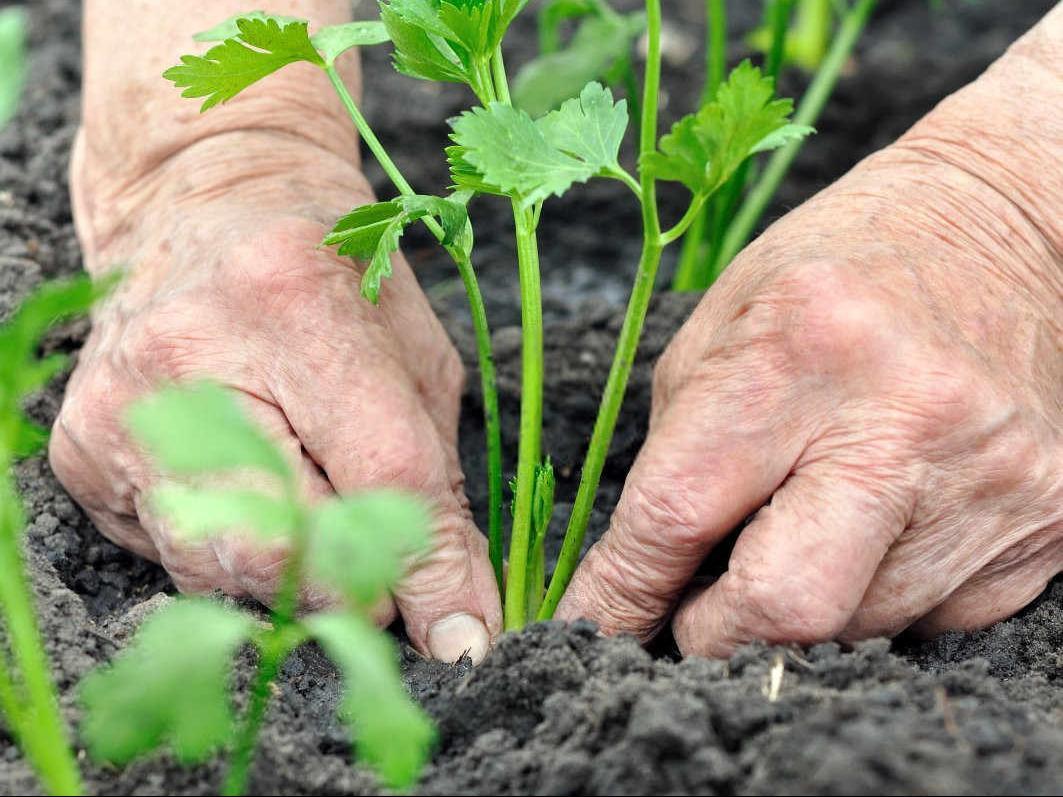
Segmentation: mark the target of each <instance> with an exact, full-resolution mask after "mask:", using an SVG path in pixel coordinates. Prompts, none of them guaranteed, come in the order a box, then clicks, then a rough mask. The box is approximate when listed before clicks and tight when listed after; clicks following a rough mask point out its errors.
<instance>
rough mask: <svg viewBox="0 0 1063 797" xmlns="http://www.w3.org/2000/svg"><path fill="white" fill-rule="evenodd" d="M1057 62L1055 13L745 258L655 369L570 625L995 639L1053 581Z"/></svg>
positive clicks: (1061, 418) (691, 640) (1060, 145)
mask: <svg viewBox="0 0 1063 797" xmlns="http://www.w3.org/2000/svg"><path fill="white" fill-rule="evenodd" d="M1060 11H1063V9H1061V10H1060ZM1053 19H1054V21H1053ZM1061 56H1063V13H1059V12H1054V14H1053V15H1050V18H1049V20H1048V21H1047V22H1045V23H1043V24H1042V34H1041V35H1032V36H1030V37H1028V38H1027V39H1026V40H1024V42H1023V43H1021V44H1020V45H1017V46H1016V47H1015V48H1014V49H1013V51H1012V52H1011V53H1010V54H1009V56H1007V57H1006V58H1005V59H1004V60H1003V61H1002V62H1001V63H1000V64H998V66H997V67H996V68H995V69H994V70H993V71H991V72H990V73H989V74H988V75H987V76H986V77H984V78H983V79H982V80H981V81H979V83H978V84H975V85H974V86H972V87H971V88H969V89H967V90H965V91H964V92H962V93H961V94H960V95H958V96H957V97H955V98H953V100H951V101H949V102H947V103H945V104H943V105H942V106H941V107H940V108H939V109H937V110H936V111H935V112H934V113H933V114H932V115H931V116H930V117H928V118H927V119H926V120H924V121H923V122H922V123H921V124H920V125H918V126H917V127H916V128H915V129H913V131H911V132H910V133H909V134H908V135H906V136H905V137H904V138H903V139H901V140H900V141H899V142H898V143H897V144H895V145H893V146H892V147H890V148H888V149H887V150H885V151H883V152H881V153H879V154H878V155H876V156H874V157H872V158H869V159H868V160H867V161H865V162H864V163H862V164H860V165H859V166H858V167H857V168H856V169H854V171H853V172H851V173H850V174H849V175H847V176H846V177H845V178H844V179H842V180H841V181H839V182H838V183H837V184H836V185H834V186H832V187H831V188H830V189H828V190H827V191H825V192H823V193H822V194H820V195H819V196H817V197H816V198H814V199H813V200H811V201H810V202H808V203H807V204H806V205H804V206H803V207H801V208H799V209H798V210H796V211H794V212H792V213H790V214H789V215H788V216H787V217H786V218H785V219H783V220H782V221H780V222H779V223H778V224H776V225H775V226H773V227H772V228H771V229H770V230H769V231H768V232H767V233H766V234H765V235H764V236H763V237H762V238H760V239H759V240H758V241H757V242H756V243H754V244H753V245H752V246H750V247H749V248H748V249H747V250H746V251H745V252H744V253H743V254H742V255H740V257H739V258H738V259H737V260H736V261H735V263H734V264H733V265H732V266H731V268H730V269H729V270H728V272H727V273H726V275H725V276H724V278H723V279H722V280H721V281H720V282H719V284H718V285H716V286H715V287H714V288H713V290H712V291H710V292H709V293H708V294H707V295H706V297H705V299H704V300H703V302H702V303H701V305H700V306H699V307H698V309H697V310H696V312H695V313H694V315H693V317H692V318H691V319H690V320H689V322H688V323H687V324H686V326H685V327H684V328H683V330H682V331H681V332H680V333H679V335H678V336H677V338H676V339H675V341H674V342H673V343H672V344H671V346H670V348H669V349H668V351H667V352H666V354H665V355H664V357H663V358H662V360H661V362H660V363H659V365H658V367H657V372H656V384H655V391H654V406H653V412H652V420H651V428H650V434H649V438H648V440H647V443H646V445H645V448H644V450H643V451H642V452H641V455H640V456H639V458H638V461H637V463H636V464H635V466H634V468H633V470H632V472H631V474H630V476H629V478H628V481H627V485H626V489H625V491H624V494H623V497H622V498H621V500H620V503H619V506H618V507H617V510H616V513H615V515H614V517H613V521H612V526H611V529H610V531H609V532H608V534H607V535H606V536H605V537H604V538H603V539H602V540H601V541H600V542H599V543H598V544H597V545H596V546H595V547H594V548H593V549H592V551H591V552H590V553H589V555H588V557H587V559H586V560H585V562H584V563H583V564H582V566H581V568H580V570H579V571H578V572H577V574H576V576H575V578H574V580H573V584H572V587H571V589H570V592H569V594H568V595H567V596H566V598H565V600H564V601H563V603H562V605H561V608H560V612H559V614H560V615H561V616H562V617H567V618H574V617H579V616H587V617H590V618H592V619H594V620H596V621H598V623H599V624H600V625H601V627H602V628H603V630H605V631H606V632H607V633H619V632H627V633H632V634H635V635H637V636H639V637H640V638H642V639H648V638H650V637H652V636H653V635H654V634H655V633H656V632H657V631H658V630H659V629H660V628H661V626H662V625H663V624H664V623H665V622H667V621H668V620H669V619H670V618H671V622H672V628H673V631H674V633H675V638H676V640H677V642H678V644H679V647H680V648H681V650H682V651H683V652H684V653H687V654H704V655H710V656H725V655H728V654H729V653H730V652H732V651H733V650H734V649H735V647H737V646H738V645H740V644H742V643H745V642H749V641H752V640H756V639H761V640H768V641H772V642H780V643H786V642H796V643H813V642H819V641H823V640H829V639H836V638H837V639H841V640H858V639H864V638H868V637H873V636H879V635H886V636H892V635H895V634H897V633H899V632H900V631H902V630H905V629H907V628H909V627H913V626H914V629H915V630H916V631H918V632H921V633H925V634H936V633H938V632H941V631H943V630H946V629H953V628H956V629H972V628H977V627H981V626H985V625H988V624H991V623H993V622H995V621H997V620H1000V619H1003V618H1005V617H1007V616H1009V615H1011V614H1013V613H1015V612H1016V611H1018V610H1019V609H1021V608H1022V607H1023V606H1025V605H1026V604H1027V603H1029V602H1030V601H1031V600H1032V599H1033V598H1034V597H1036V596H1037V595H1038V594H1039V593H1040V592H1041V591H1042V590H1043V589H1044V587H1045V586H1046V583H1047V582H1048V580H1049V579H1051V578H1053V577H1054V576H1055V575H1056V574H1058V573H1059V572H1061V570H1063V228H1061V225H1060V216H1061V209H1063V175H1061V174H1060V171H1059V168H1058V164H1059V162H1060V158H1061V157H1063V119H1061V118H1060V115H1059V112H1058V108H1059V107H1060V106H1059V104H1058V102H1057V103H1056V104H1055V105H1054V108H1055V110H1054V111H1052V112H1050V113H1049V114H1048V115H1047V117H1037V116H1036V111H1034V110H1032V107H1033V106H1035V105H1037V103H1032V104H1031V102H1030V100H1029V98H1028V97H1027V96H1024V94H1025V93H1024V89H1026V90H1028V89H1029V87H1031V86H1032V87H1037V88H1038V89H1039V90H1040V89H1041V88H1042V87H1043V88H1044V91H1045V92H1046V93H1047V94H1048V96H1049V97H1063V80H1061V79H1060V74H1061V71H1060V70H1059V69H1058V68H1057V67H1058V65H1060V64H1063V57H1061ZM1049 66H1051V68H1049ZM1009 98H1020V99H1021V101H1020V102H1018V103H1017V102H1015V100H1014V99H1009ZM1041 99H1042V100H1044V99H1045V98H1041ZM1049 105H1050V107H1052V106H1051V103H1049ZM986 107H993V108H994V112H995V113H996V114H997V117H996V120H995V121H996V122H997V124H998V126H999V128H998V129H999V130H1002V131H1005V132H1006V133H1007V135H1005V134H1001V135H1000V136H998V137H994V136H987V135H985V134H984V133H983V132H981V131H979V129H978V128H977V127H972V125H981V124H988V122H986V120H985V118H984V115H978V114H976V113H975V111H976V109H978V108H986ZM1031 113H1033V114H1034V116H1035V118H1034V119H1030V118H1029V115H1030V114H1031ZM753 513H755V517H754V518H753V519H752V521H751V522H750V523H749V525H748V526H747V527H745V528H744V529H743V530H742V531H741V533H740V534H739V536H738V539H737V542H736V545H735V547H734V550H733V553H732V555H731V557H730V561H729V564H728V567H727V571H726V573H724V574H723V576H722V577H721V578H720V579H719V580H718V581H716V582H715V583H714V584H712V585H710V586H708V587H706V588H701V589H696V590H693V591H691V592H687V585H688V584H689V583H690V581H691V578H692V577H693V576H694V575H695V573H696V571H697V569H698V567H699V565H700V564H701V562H702V561H703V560H704V558H705V557H706V555H707V554H708V553H709V552H710V551H711V550H712V549H713V548H714V547H715V546H716V545H717V544H719V543H720V542H721V541H722V540H723V539H724V538H725V537H726V536H727V535H728V534H730V532H731V531H732V530H733V529H735V528H736V527H737V526H739V525H740V524H741V523H742V521H743V520H744V519H745V518H746V517H747V516H748V515H751V514H753ZM673 610H674V616H673Z"/></svg>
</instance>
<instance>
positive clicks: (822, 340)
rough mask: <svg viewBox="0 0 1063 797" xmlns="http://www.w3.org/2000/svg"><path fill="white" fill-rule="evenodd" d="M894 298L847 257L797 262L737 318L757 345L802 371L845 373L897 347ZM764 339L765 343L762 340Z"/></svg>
mask: <svg viewBox="0 0 1063 797" xmlns="http://www.w3.org/2000/svg"><path fill="white" fill-rule="evenodd" d="M891 319H892V314H891V312H890V309H889V307H888V302H887V301H886V300H885V299H884V298H883V297H881V296H880V295H877V294H876V292H875V291H874V290H873V289H871V288H870V287H869V286H867V285H866V284H864V283H863V282H862V281H861V278H860V277H859V276H858V275H856V274H854V272H853V270H852V269H851V268H848V267H847V266H846V264H844V263H834V262H823V263H806V264H803V265H801V266H799V267H795V268H791V269H789V270H788V271H787V272H786V273H784V274H782V275H781V276H779V277H778V278H777V279H776V280H775V281H774V282H773V283H772V284H771V285H769V286H768V287H767V288H765V289H764V290H762V291H761V293H760V294H759V295H758V296H757V297H756V298H755V299H754V300H753V301H752V302H750V303H749V304H748V305H746V306H745V308H744V310H743V312H742V313H741V314H740V317H739V318H738V319H737V323H738V325H739V328H740V329H742V330H743V331H744V332H745V335H744V336H743V337H745V338H747V339H748V340H749V341H750V342H751V343H752V344H753V345H754V346H757V347H759V348H760V349H761V350H762V352H761V353H762V356H763V355H765V354H766V355H767V357H768V359H769V360H772V357H771V355H772V353H774V354H775V359H779V360H780V362H781V363H782V364H787V363H789V364H790V365H791V367H792V368H798V369H800V370H801V372H802V373H806V374H807V373H813V374H819V375H830V374H832V373H834V372H840V373H844V372H845V371H846V370H847V369H850V368H854V367H857V366H859V365H860V364H862V363H879V362H881V361H882V360H883V358H885V357H887V356H889V355H890V354H891V352H892V350H893V347H894V345H893V344H894V338H893V336H892V335H891V333H890V328H891ZM758 344H759V346H758Z"/></svg>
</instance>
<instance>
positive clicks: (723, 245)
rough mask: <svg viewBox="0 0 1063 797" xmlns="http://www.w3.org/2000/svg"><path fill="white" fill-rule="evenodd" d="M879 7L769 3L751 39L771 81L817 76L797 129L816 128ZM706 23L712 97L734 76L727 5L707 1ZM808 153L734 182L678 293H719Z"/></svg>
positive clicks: (790, 150)
mask: <svg viewBox="0 0 1063 797" xmlns="http://www.w3.org/2000/svg"><path fill="white" fill-rule="evenodd" d="M876 2H877V0H851V2H845V1H843V0H765V4H764V24H763V25H762V26H761V27H760V28H759V29H758V30H757V31H755V32H754V34H753V35H752V36H751V37H750V39H751V44H752V45H753V46H754V47H756V48H757V49H759V50H761V51H762V52H763V53H764V61H765V72H766V74H767V75H768V76H769V77H770V78H771V79H772V81H773V83H775V82H777V81H778V77H779V73H780V71H781V70H782V68H783V67H784V66H785V65H786V64H788V63H795V64H797V65H799V66H801V67H802V68H804V69H806V70H809V71H812V70H814V72H815V73H814V76H813V79H812V83H811V84H810V85H809V87H808V90H807V91H806V92H805V95H804V96H803V97H802V99H801V102H800V103H799V105H798V108H797V112H796V113H795V115H794V121H795V123H797V124H801V125H805V126H812V125H815V124H816V122H817V120H818V119H819V117H820V114H821V113H822V112H823V108H824V107H825V106H826V104H827V102H828V101H829V100H830V97H831V95H832V94H833V93H834V88H835V86H836V85H837V83H838V79H839V77H840V76H841V73H842V68H843V67H844V66H845V62H846V61H847V60H848V58H849V56H850V55H851V54H852V51H853V48H854V47H855V46H856V43H857V42H858V41H859V39H860V36H861V35H862V33H863V31H864V29H865V28H866V26H867V22H868V20H869V19H870V17H871V14H872V12H873V11H874V9H875V6H876ZM795 8H796V11H795ZM706 16H707V19H708V40H707V44H706V52H707V65H706V76H707V77H706V84H705V93H706V96H712V94H713V93H714V92H715V91H716V88H717V86H718V85H719V80H720V76H722V75H723V73H724V71H725V68H726V58H727V53H726V44H727V8H726V3H725V0H706ZM791 22H792V23H793V24H791ZM835 27H836V30H835ZM832 34H833V39H832V38H831V36H832ZM802 145H803V142H802V141H793V142H790V143H789V144H788V145H786V146H784V147H782V148H780V149H779V150H778V151H777V152H775V153H774V154H773V155H772V156H771V157H770V159H769V160H768V161H767V163H766V164H765V166H764V168H763V169H762V170H761V171H760V172H759V174H757V173H756V166H757V165H758V164H756V162H755V159H752V158H751V159H750V161H749V162H747V163H745V164H743V165H742V167H741V168H740V169H739V170H738V171H737V172H736V173H735V174H734V175H733V176H732V178H731V179H730V180H729V181H728V183H727V185H725V186H724V187H723V188H722V190H721V191H720V192H719V193H718V195H717V196H716V197H715V198H714V199H713V201H712V202H711V203H709V204H708V206H707V207H706V209H705V210H704V212H703V213H702V214H701V216H699V217H698V218H697V219H696V220H695V221H694V224H692V225H691V229H690V231H689V233H688V234H687V235H686V236H685V237H684V240H683V247H682V252H681V254H680V257H679V264H678V266H677V268H676V273H675V277H674V278H673V281H672V288H673V289H674V290H678V291H703V290H706V289H707V288H709V287H710V286H712V284H713V283H714V282H715V281H716V280H717V279H718V278H719V276H720V274H722V273H723V271H724V269H725V268H726V267H727V266H728V265H729V264H730V262H731V261H732V260H733V259H734V257H735V255H737V254H738V252H739V251H740V250H741V249H742V247H744V246H745V245H746V244H747V243H748V242H749V240H750V238H751V237H752V236H753V233H754V231H755V230H756V228H757V225H758V224H759V223H760V220H761V218H762V217H763V215H764V211H765V210H766V209H767V207H768V204H769V203H770V202H771V200H772V197H774V196H775V193H776V192H777V191H778V189H779V186H780V185H781V184H782V181H783V180H784V179H785V177H786V175H787V174H788V173H789V171H790V168H791V166H792V165H793V162H794V160H795V159H796V157H797V155H798V153H799V152H800V151H801V147H802Z"/></svg>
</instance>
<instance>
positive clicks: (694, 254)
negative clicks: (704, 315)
mask: <svg viewBox="0 0 1063 797" xmlns="http://www.w3.org/2000/svg"><path fill="white" fill-rule="evenodd" d="M711 215H712V208H711V207H708V208H704V209H703V210H702V212H701V213H700V214H698V217H697V218H696V219H695V220H694V223H693V224H692V225H691V226H690V230H689V231H688V232H687V234H686V235H685V236H683V247H682V249H680V251H679V263H678V264H677V265H676V269H675V276H674V277H672V290H673V291H676V292H678V293H683V292H686V291H697V290H700V289H701V288H700V285H701V283H702V272H703V271H705V263H706V261H707V259H708V252H707V251H706V246H705V243H706V241H705V238H706V236H707V235H708V230H709V226H710V225H709V219H710V217H711Z"/></svg>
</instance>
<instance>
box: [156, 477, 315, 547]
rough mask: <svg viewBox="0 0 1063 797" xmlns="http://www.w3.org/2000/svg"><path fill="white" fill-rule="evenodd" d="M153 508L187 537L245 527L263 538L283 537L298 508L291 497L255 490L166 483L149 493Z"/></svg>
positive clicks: (296, 515)
mask: <svg viewBox="0 0 1063 797" xmlns="http://www.w3.org/2000/svg"><path fill="white" fill-rule="evenodd" d="M151 502H152V506H153V507H154V509H155V511H156V512H158V513H159V514H160V515H161V516H162V517H164V518H166V519H167V520H169V521H170V522H171V523H172V524H173V525H174V526H175V527H176V528H177V529H178V530H179V531H181V532H182V533H183V534H185V535H186V536H188V537H203V536H210V535H216V534H221V533H223V532H227V531H247V532H252V533H254V534H257V535H258V536H259V537H263V538H265V539H277V538H286V537H288V536H289V535H290V534H291V533H292V530H293V529H294V528H295V524H296V521H297V518H298V513H299V509H298V507H296V506H295V505H294V504H293V503H292V502H291V501H290V500H288V499H285V498H278V497H275V496H269V495H265V494H264V493H261V492H258V491H257V490H239V489H232V490H226V489H214V488H196V487H187V486H185V485H180V484H168V485H166V486H164V487H158V488H156V489H155V490H153V491H152V493H151Z"/></svg>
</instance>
